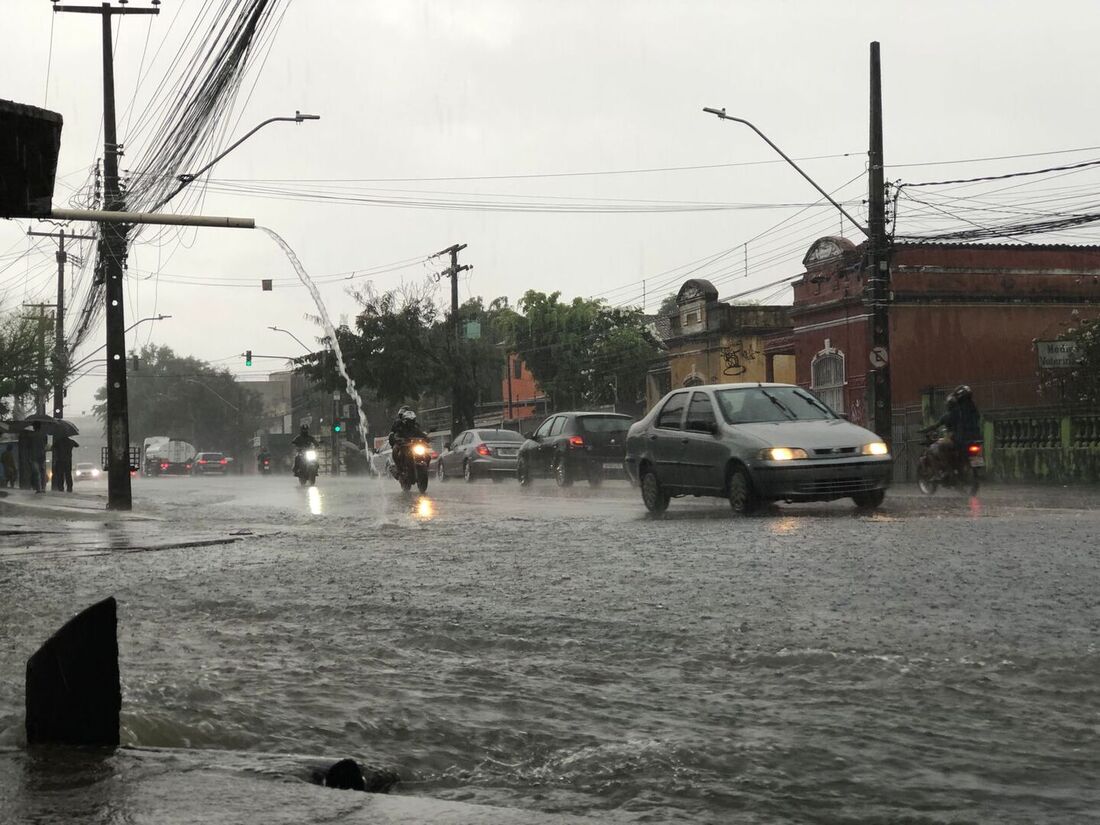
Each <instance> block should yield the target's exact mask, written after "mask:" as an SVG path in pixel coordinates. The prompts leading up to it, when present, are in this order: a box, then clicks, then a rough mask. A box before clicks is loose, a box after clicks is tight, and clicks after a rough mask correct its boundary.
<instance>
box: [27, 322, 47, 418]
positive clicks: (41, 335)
mask: <svg viewBox="0 0 1100 825" xmlns="http://www.w3.org/2000/svg"><path fill="white" fill-rule="evenodd" d="M23 306H25V307H27V308H30V309H36V310H38V314H37V315H24V316H23V317H24V318H25V319H26V320H28V321H37V322H38V336H37V338H38V369H37V377H36V378H35V390H34V413H35V415H45V414H46V327H47V324H46V310H47V309H51V308H53V304H23Z"/></svg>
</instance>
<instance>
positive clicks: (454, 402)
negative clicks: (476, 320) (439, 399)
mask: <svg viewBox="0 0 1100 825" xmlns="http://www.w3.org/2000/svg"><path fill="white" fill-rule="evenodd" d="M465 248H466V244H464V243H463V244H455V245H454V246H448V247H447V248H446V249H444V250H442V251H440V252H436V253H435V255H433V256H432V257H433V258H437V257H439V256H440V255H450V256H451V265H450V266H449V267H447V268H446V269H445V270H443V272H441V273H440V277H448V278H450V279H451V337H452V338H453V339H454V348H455V354H456V355H457V354H458V347H459V342H460V341H461V340H462V330H461V329H460V328H459V325H458V276H459V275H460V274H461V273H463V272H465V271H467V270H469V269H473V267H472V266H471V265H470V264H463V265H462V266H459V265H458V253H459V252H461V251H462V250H463V249H465ZM451 380H452V383H451V439H452V440H453V439H454V438H455V437H456V436H457V435H458V434H459V432H460V431H461V430H462V421H461V419H460V418H459V415H458V398H459V395H461V393H462V386H461V383H462V376H461V375H460V374H459V371H458V370H457V369H456V370H455V371H454V374H453V375H452V379H451Z"/></svg>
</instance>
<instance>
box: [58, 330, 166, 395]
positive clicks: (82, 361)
mask: <svg viewBox="0 0 1100 825" xmlns="http://www.w3.org/2000/svg"><path fill="white" fill-rule="evenodd" d="M171 317H172V316H171V315H150V316H149V317H148V318H142V319H141V320H140V321H134V323H132V324H130V326H128V327H126V329H124V330H123V331H122V333H123V335H125V334H126V333H127V332H129V331H130V330H132V329H133V328H134V327H136V326H137V325H138V324H144V323H145V322H146V321H164V320H167V319H168V318H171ZM106 348H107V345H106V344H104V345H103V346H101V347H96V348H95V349H94V350H92V351H91V352H89V353H88V354H87V355H85V356H84V357H83V358H81V359H80V360H79V361H77V362H76V363H75V364H70V365H69V367H68V369H69V371H72V370H75V369H79V368H80V367H82V366H84V365H85V364H87V363H88V359H89V358H91V357H92V356H93V355H95V354H96V353H97V352H100V351H102V350H105V349H106ZM66 383H70V382H66Z"/></svg>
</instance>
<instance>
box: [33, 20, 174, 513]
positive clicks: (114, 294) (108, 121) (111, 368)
mask: <svg viewBox="0 0 1100 825" xmlns="http://www.w3.org/2000/svg"><path fill="white" fill-rule="evenodd" d="M53 9H54V11H55V12H75V13H79V14H98V15H99V16H100V19H101V22H102V35H103V192H104V202H103V207H104V209H105V210H106V211H108V212H124V211H126V203H125V201H124V200H123V197H122V192H121V190H120V189H119V185H118V155H119V151H118V148H119V147H118V134H117V131H116V127H115V67H114V54H113V50H112V42H111V18H112V17H114V16H115V15H119V14H157V13H159V11H160V9H158V8H156V7H153V8H147V9H146V8H141V9H133V8H129V7H128V6H125V7H124V6H117V7H115V6H112V5H111V4H110V3H102V4H101V5H99V6H59V5H55V6H54V7H53ZM126 231H127V227H126V225H125V224H117V223H107V224H105V225H104V226H103V234H102V237H101V238H100V241H99V259H100V263H101V264H102V266H103V276H104V281H105V289H104V292H105V300H106V302H107V306H106V319H107V509H109V510H129V509H131V508H132V507H133V498H132V496H131V489H130V416H129V409H128V402H127V397H126V315H125V312H124V310H123V298H124V297H125V289H124V288H123V285H122V263H123V261H124V260H125V259H126Z"/></svg>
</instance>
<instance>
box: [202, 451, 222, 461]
mask: <svg viewBox="0 0 1100 825" xmlns="http://www.w3.org/2000/svg"><path fill="white" fill-rule="evenodd" d="M202 457H203V458H205V459H206V460H207V461H221V460H222V458H223V456H222V454H221V453H203V454H202Z"/></svg>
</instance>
